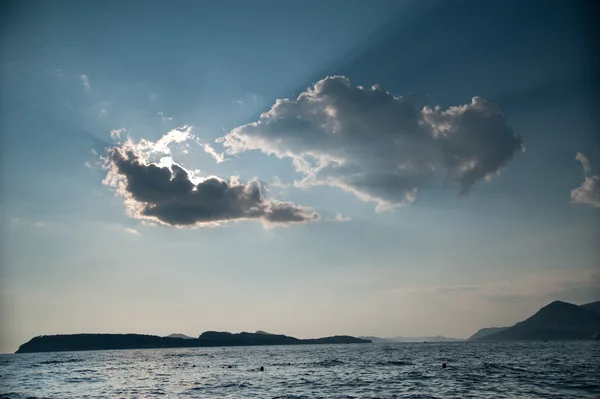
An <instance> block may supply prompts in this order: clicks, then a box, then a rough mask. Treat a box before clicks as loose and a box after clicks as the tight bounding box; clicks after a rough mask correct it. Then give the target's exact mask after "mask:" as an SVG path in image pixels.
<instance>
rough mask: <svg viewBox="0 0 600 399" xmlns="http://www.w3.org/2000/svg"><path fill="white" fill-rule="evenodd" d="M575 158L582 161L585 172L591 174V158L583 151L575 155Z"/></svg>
mask: <svg viewBox="0 0 600 399" xmlns="http://www.w3.org/2000/svg"><path fill="white" fill-rule="evenodd" d="M575 159H576V160H577V161H579V162H581V166H583V173H584V174H586V175H587V174H589V173H591V172H592V165H590V161H589V159H588V158H587V157H586V156H585V155H583V154H582V153H580V152H578V153H577V155H575Z"/></svg>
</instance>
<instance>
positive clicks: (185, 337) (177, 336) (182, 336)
mask: <svg viewBox="0 0 600 399" xmlns="http://www.w3.org/2000/svg"><path fill="white" fill-rule="evenodd" d="M165 338H181V339H194V337H189V336H187V335H185V334H171V335H167V336H166V337H165Z"/></svg>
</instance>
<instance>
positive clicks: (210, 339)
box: [15, 331, 371, 353]
mask: <svg viewBox="0 0 600 399" xmlns="http://www.w3.org/2000/svg"><path fill="white" fill-rule="evenodd" d="M368 343H371V341H369V340H365V339H360V338H355V337H350V336H347V335H336V336H333V337H325V338H313V339H298V338H294V337H290V336H287V335H279V334H269V333H265V332H264V331H257V332H255V333H247V332H242V333H239V334H233V333H229V332H218V331H206V332H204V333H202V334H201V335H200V336H199V337H198V338H191V337H187V336H185V335H183V334H171V335H170V336H167V337H159V336H157V335H143V334H65V335H42V336H38V337H35V338H33V339H31V340H30V341H29V342H27V343H24V344H23V345H21V346H20V347H19V349H18V350H17V351H16V352H15V353H34V352H67V351H89V350H114V349H157V348H200V347H211V346H251V345H310V344H368Z"/></svg>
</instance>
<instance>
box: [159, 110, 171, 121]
mask: <svg viewBox="0 0 600 399" xmlns="http://www.w3.org/2000/svg"><path fill="white" fill-rule="evenodd" d="M156 115H158V116H160V118H161V119H162V120H163V122H166V121H172V120H173V118H172V117H170V116H165V114H164V113H163V112H162V111H158V112H157V113H156Z"/></svg>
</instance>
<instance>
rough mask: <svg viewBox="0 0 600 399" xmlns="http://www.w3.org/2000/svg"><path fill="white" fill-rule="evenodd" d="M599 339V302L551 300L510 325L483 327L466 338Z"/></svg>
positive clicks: (482, 340)
mask: <svg viewBox="0 0 600 399" xmlns="http://www.w3.org/2000/svg"><path fill="white" fill-rule="evenodd" d="M586 339H587V340H598V339H600V301H598V302H592V303H587V304H585V305H581V306H578V305H573V304H572V303H568V302H562V301H554V302H552V303H550V304H549V305H546V306H544V307H543V308H541V309H540V310H539V311H538V312H537V313H536V314H534V315H533V316H531V317H530V318H528V319H526V320H523V321H521V322H519V323H517V324H515V325H514V326H511V327H491V328H482V329H481V330H479V331H477V332H476V333H475V334H473V335H472V336H471V337H469V338H468V341H472V342H489V341H551V340H586Z"/></svg>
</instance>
